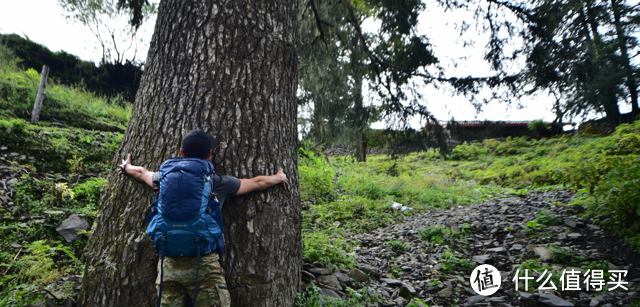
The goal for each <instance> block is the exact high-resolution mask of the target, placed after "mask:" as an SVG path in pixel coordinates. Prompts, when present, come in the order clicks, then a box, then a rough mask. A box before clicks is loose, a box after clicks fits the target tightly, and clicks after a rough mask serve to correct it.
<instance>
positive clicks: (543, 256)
mask: <svg viewBox="0 0 640 307" xmlns="http://www.w3.org/2000/svg"><path fill="white" fill-rule="evenodd" d="M533 252H534V253H535V254H536V255H538V257H540V260H541V261H549V260H551V251H550V250H549V249H548V248H546V247H544V246H536V247H534V248H533Z"/></svg>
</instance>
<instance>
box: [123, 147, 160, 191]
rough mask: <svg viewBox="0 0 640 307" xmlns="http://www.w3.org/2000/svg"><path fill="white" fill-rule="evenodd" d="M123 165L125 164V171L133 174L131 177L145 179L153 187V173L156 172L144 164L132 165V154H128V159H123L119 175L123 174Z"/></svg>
mask: <svg viewBox="0 0 640 307" xmlns="http://www.w3.org/2000/svg"><path fill="white" fill-rule="evenodd" d="M122 165H124V171H125V172H126V173H127V174H128V175H131V177H133V178H135V179H137V180H140V181H143V182H145V183H146V184H148V185H149V186H150V187H152V188H153V174H155V172H151V171H148V170H147V169H146V168H144V167H142V166H135V165H131V154H128V155H127V159H126V160H122V164H121V165H120V166H121V167H120V169H119V170H118V175H122Z"/></svg>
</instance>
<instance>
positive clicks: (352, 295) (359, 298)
mask: <svg viewBox="0 0 640 307" xmlns="http://www.w3.org/2000/svg"><path fill="white" fill-rule="evenodd" d="M321 292H322V290H321V289H320V288H318V287H317V286H316V285H314V284H312V288H311V289H310V290H307V291H306V292H301V293H298V294H296V299H295V303H294V306H296V307H321V306H334V307H360V306H365V305H367V303H375V302H380V301H382V298H381V297H380V296H379V295H374V294H373V293H371V289H369V288H367V287H364V288H362V289H360V290H357V291H356V290H354V289H351V288H347V290H346V292H347V296H346V297H343V298H341V299H338V298H331V297H321V295H320V293H321ZM323 302H324V303H323Z"/></svg>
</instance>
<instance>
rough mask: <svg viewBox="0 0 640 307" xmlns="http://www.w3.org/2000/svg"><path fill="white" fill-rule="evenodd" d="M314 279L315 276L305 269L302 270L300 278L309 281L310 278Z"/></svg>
mask: <svg viewBox="0 0 640 307" xmlns="http://www.w3.org/2000/svg"><path fill="white" fill-rule="evenodd" d="M315 279H316V277H315V276H314V275H313V274H311V273H309V272H307V271H305V270H302V280H304V281H306V282H311V281H312V280H315Z"/></svg>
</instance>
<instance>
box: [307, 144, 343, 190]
mask: <svg viewBox="0 0 640 307" xmlns="http://www.w3.org/2000/svg"><path fill="white" fill-rule="evenodd" d="M298 152H299V153H300V155H299V158H298V172H299V173H300V198H301V199H302V201H312V200H317V201H320V202H330V201H332V200H333V199H335V197H336V195H337V193H336V185H335V183H334V182H333V178H334V177H335V175H336V174H335V171H334V170H333V167H332V166H331V165H330V164H329V163H327V161H326V159H325V157H324V156H319V157H318V156H316V154H315V153H313V152H312V151H307V150H304V149H303V148H299V149H298Z"/></svg>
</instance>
